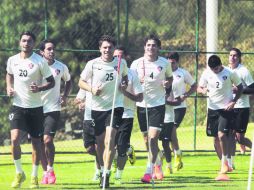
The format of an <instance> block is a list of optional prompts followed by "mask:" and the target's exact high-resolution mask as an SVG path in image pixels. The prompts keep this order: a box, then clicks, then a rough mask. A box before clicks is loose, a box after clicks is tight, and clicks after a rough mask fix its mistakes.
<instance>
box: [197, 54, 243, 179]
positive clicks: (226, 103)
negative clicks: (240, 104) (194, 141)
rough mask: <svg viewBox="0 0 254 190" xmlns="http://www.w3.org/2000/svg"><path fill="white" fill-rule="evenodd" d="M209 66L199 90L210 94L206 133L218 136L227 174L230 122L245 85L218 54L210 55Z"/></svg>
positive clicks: (222, 163)
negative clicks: (234, 92)
mask: <svg viewBox="0 0 254 190" xmlns="http://www.w3.org/2000/svg"><path fill="white" fill-rule="evenodd" d="M208 66H209V68H207V69H206V70H205V71H204V72H203V73H202V75H201V78H200V81H199V87H198V89H197V91H198V92H199V93H202V94H207V95H208V105H207V107H208V115H207V129H206V133H207V135H208V136H213V137H214V139H216V137H218V139H219V145H220V149H221V152H222V158H221V170H220V174H225V173H227V172H228V170H229V168H228V165H227V156H228V153H229V150H228V146H227V145H228V142H229V140H228V136H227V135H228V133H229V130H230V125H229V123H230V121H231V120H232V118H233V116H234V113H233V111H232V110H233V108H234V106H235V104H236V102H237V100H238V99H239V97H240V96H241V93H242V88H243V86H242V83H241V80H240V78H239V77H238V76H237V74H236V73H234V72H232V71H230V69H228V68H226V67H224V66H223V65H222V63H221V60H220V58H219V57H218V56H216V55H212V56H211V57H209V59H208ZM233 85H234V86H235V88H236V89H237V92H236V94H235V96H233V92H232V86H233ZM218 177H219V176H218ZM216 180H220V179H219V178H216Z"/></svg>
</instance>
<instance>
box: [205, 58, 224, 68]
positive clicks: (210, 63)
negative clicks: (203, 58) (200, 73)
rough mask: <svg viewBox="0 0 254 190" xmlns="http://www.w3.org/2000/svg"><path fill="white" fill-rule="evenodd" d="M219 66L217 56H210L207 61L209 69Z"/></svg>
mask: <svg viewBox="0 0 254 190" xmlns="http://www.w3.org/2000/svg"><path fill="white" fill-rule="evenodd" d="M219 65H222V63H221V60H220V57H219V56H217V55H211V56H210V57H209V59H208V66H209V67H210V68H215V67H217V66H219Z"/></svg>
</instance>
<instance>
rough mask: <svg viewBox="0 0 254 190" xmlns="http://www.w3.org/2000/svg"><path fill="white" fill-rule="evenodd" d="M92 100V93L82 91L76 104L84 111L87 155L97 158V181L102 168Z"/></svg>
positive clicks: (84, 134)
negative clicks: (97, 149)
mask: <svg viewBox="0 0 254 190" xmlns="http://www.w3.org/2000/svg"><path fill="white" fill-rule="evenodd" d="M91 98H92V94H91V93H90V92H87V91H85V90H82V89H80V90H79V92H78V94H77V96H76V98H75V100H74V102H75V104H78V106H79V110H80V111H83V110H84V121H83V142H84V147H85V149H86V151H87V153H88V154H90V155H92V156H95V174H94V178H93V180H94V181H97V180H99V178H100V170H101V168H100V164H99V162H98V157H97V154H96V147H97V144H96V139H95V133H94V122H93V120H92V116H91V103H92V101H91Z"/></svg>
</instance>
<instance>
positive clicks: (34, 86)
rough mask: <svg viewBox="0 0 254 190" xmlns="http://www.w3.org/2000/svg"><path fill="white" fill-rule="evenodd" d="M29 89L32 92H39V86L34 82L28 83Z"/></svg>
mask: <svg viewBox="0 0 254 190" xmlns="http://www.w3.org/2000/svg"><path fill="white" fill-rule="evenodd" d="M30 91H31V92H33V93H37V92H39V87H38V85H37V84H36V83H35V82H32V83H31V84H30Z"/></svg>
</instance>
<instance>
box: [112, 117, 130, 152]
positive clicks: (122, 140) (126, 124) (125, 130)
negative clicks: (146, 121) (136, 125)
mask: <svg viewBox="0 0 254 190" xmlns="http://www.w3.org/2000/svg"><path fill="white" fill-rule="evenodd" d="M132 127H133V118H123V120H122V124H121V126H120V127H119V129H118V131H117V133H116V137H115V144H116V145H118V146H123V145H125V146H126V147H127V148H128V147H129V145H130V138H131V131H132Z"/></svg>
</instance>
